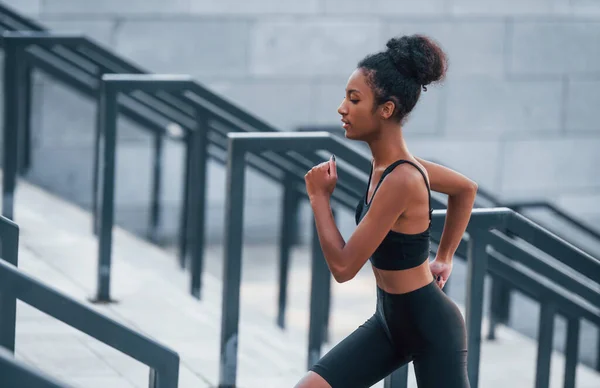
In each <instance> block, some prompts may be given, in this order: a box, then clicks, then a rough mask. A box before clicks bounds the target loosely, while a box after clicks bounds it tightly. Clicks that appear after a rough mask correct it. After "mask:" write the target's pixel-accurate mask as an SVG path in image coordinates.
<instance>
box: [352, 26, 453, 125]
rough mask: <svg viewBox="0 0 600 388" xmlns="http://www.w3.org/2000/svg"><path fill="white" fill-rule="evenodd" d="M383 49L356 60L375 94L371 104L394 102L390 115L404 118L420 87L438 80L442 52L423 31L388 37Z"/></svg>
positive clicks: (442, 73)
mask: <svg viewBox="0 0 600 388" xmlns="http://www.w3.org/2000/svg"><path fill="white" fill-rule="evenodd" d="M386 46H387V50H385V51H382V52H379V53H376V54H371V55H368V56H366V57H365V58H364V59H363V60H361V61H360V62H359V63H358V68H360V69H363V71H364V72H365V75H366V76H367V82H368V83H369V85H370V86H371V88H372V89H373V92H374V94H375V106H377V105H379V104H383V103H384V102H386V101H392V102H394V104H395V106H396V109H395V111H394V115H393V117H395V118H396V119H397V120H400V121H401V120H404V119H405V118H406V116H407V115H408V114H409V113H410V112H411V111H412V110H413V108H414V107H415V105H416V104H417V101H418V100H419V96H420V95H421V89H423V90H427V89H426V88H425V86H427V85H429V84H431V83H433V82H438V81H440V80H442V79H443V78H444V76H445V74H446V70H447V67H448V62H447V59H446V54H445V53H444V52H443V51H442V49H441V48H440V47H439V45H438V44H437V43H436V42H434V41H433V40H432V39H430V38H428V37H426V36H423V35H411V36H402V37H399V38H392V39H390V40H389V41H388V42H387V44H386Z"/></svg>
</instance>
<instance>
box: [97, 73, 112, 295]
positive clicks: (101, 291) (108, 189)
mask: <svg viewBox="0 0 600 388" xmlns="http://www.w3.org/2000/svg"><path fill="white" fill-rule="evenodd" d="M100 89H101V91H100V106H99V109H100V114H101V115H102V120H101V122H102V124H103V125H102V127H103V128H102V129H101V130H100V133H101V134H102V135H103V139H104V141H103V145H104V147H103V148H104V149H103V163H102V182H101V186H102V195H101V198H100V207H101V214H100V230H99V241H98V283H97V290H96V299H95V302H110V301H111V299H110V273H111V253H112V229H113V223H114V196H115V159H116V155H115V154H116V136H117V93H116V91H115V90H114V89H113V88H112V87H108V84H107V83H105V82H101V83H100Z"/></svg>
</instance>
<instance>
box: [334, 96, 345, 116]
mask: <svg viewBox="0 0 600 388" xmlns="http://www.w3.org/2000/svg"><path fill="white" fill-rule="evenodd" d="M345 101H346V99H343V100H342V103H341V104H340V106H339V107H338V110H337V111H338V113H339V114H340V115H342V116H345V115H347V114H348V109H346V104H345V103H344V102H345Z"/></svg>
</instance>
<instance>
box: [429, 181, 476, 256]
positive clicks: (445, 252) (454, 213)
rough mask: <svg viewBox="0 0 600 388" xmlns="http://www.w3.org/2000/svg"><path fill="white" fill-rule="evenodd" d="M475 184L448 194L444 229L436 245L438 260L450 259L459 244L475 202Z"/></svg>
mask: <svg viewBox="0 0 600 388" xmlns="http://www.w3.org/2000/svg"><path fill="white" fill-rule="evenodd" d="M476 193H477V188H476V186H475V187H474V188H473V189H471V190H466V191H463V192H461V193H459V194H455V195H450V196H448V209H447V210H446V220H445V222H444V230H443V231H442V236H441V239H440V245H439V247H438V252H437V259H438V260H440V261H451V260H452V257H453V255H454V252H456V249H457V248H458V245H459V244H460V241H461V239H462V237H463V234H464V232H465V230H466V229H467V225H468V224H469V219H470V218H471V211H472V209H473V204H474V203H475V195H476Z"/></svg>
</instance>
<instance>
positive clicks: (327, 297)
mask: <svg viewBox="0 0 600 388" xmlns="http://www.w3.org/2000/svg"><path fill="white" fill-rule="evenodd" d="M331 213H332V215H333V219H334V221H335V220H336V215H337V211H336V210H335V209H334V208H332V209H331ZM319 250H321V246H320V245H319ZM321 257H322V258H323V263H326V262H325V257H324V256H323V252H322V251H321ZM325 270H326V273H327V278H326V279H323V281H324V286H325V289H324V290H323V302H324V304H325V305H324V306H323V314H325V317H324V318H323V319H324V322H323V343H326V342H329V319H330V318H331V274H330V271H329V267H328V266H327V265H325Z"/></svg>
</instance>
